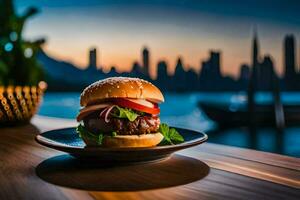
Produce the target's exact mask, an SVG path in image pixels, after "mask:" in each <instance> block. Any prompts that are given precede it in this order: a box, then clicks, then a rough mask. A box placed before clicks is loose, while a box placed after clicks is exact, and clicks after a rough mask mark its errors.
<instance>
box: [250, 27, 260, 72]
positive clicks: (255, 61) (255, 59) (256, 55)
mask: <svg viewBox="0 0 300 200" xmlns="http://www.w3.org/2000/svg"><path fill="white" fill-rule="evenodd" d="M258 64H259V44H258V37H257V33H256V31H255V32H254V38H253V41H252V67H253V68H257V66H258Z"/></svg>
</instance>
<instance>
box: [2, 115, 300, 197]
mask: <svg viewBox="0 0 300 200" xmlns="http://www.w3.org/2000/svg"><path fill="white" fill-rule="evenodd" d="M74 125H75V122H74V121H70V120H64V119H55V118H47V117H40V116H38V117H35V118H34V119H33V120H32V124H30V125H26V126H22V127H14V128H1V129H0V199H1V200H2V199H5V200H6V199H300V160H299V159H297V158H292V157H287V156H281V155H276V154H272V153H265V152H259V151H253V150H248V149H241V148H236V147H228V146H224V145H216V144H210V143H206V144H202V145H200V146H197V147H193V148H191V149H187V150H183V151H180V152H179V153H178V154H175V155H173V156H172V157H171V158H170V159H168V160H165V161H162V162H154V163H148V164H144V165H131V166H107V165H105V164H104V163H86V162H82V161H80V160H76V159H74V158H72V157H70V156H68V155H66V154H63V153H61V152H59V151H56V150H52V149H49V148H46V147H43V146H41V145H39V144H37V143H36V142H35V141H34V137H35V135H36V134H38V133H40V132H43V131H46V130H52V129H57V128H63V127H71V126H74Z"/></svg>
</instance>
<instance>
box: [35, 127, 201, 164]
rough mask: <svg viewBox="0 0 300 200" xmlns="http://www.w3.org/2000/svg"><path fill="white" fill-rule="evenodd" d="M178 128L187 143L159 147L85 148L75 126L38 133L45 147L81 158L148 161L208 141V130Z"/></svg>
mask: <svg viewBox="0 0 300 200" xmlns="http://www.w3.org/2000/svg"><path fill="white" fill-rule="evenodd" d="M176 130H177V131H178V132H179V133H180V134H181V135H182V136H183V137H184V140H185V142H184V143H181V144H177V145H166V146H156V147H142V148H103V147H85V144H84V142H83V141H82V140H81V138H80V137H79V136H78V134H77V133H76V130H75V128H65V129H58V130H52V131H48V132H45V133H42V134H39V135H37V136H36V141H37V142H38V143H40V144H42V145H44V146H47V147H50V148H53V149H56V150H59V151H63V152H67V153H69V154H71V155H72V156H74V157H78V158H81V159H92V160H99V161H108V162H146V161H153V160H159V159H164V158H167V157H168V156H170V155H171V154H172V153H174V152H175V151H178V150H181V149H185V148H189V147H192V146H195V145H198V144H201V143H203V142H205V141H206V140H207V135H206V134H204V133H199V132H196V131H191V130H187V129H182V128H176Z"/></svg>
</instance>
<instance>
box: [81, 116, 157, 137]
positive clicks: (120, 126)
mask: <svg viewBox="0 0 300 200" xmlns="http://www.w3.org/2000/svg"><path fill="white" fill-rule="evenodd" d="M83 122H84V126H85V128H86V129H87V130H88V131H90V132H92V133H98V132H99V133H105V134H111V133H112V132H113V131H115V132H116V133H117V134H118V135H142V134H148V133H156V132H158V129H159V124H160V119H159V117H154V116H150V115H145V116H138V117H137V118H136V119H135V120H134V121H132V122H131V121H129V120H128V119H119V118H114V117H111V118H110V121H109V122H108V123H106V122H105V121H104V118H101V117H100V116H99V113H98V112H95V113H93V114H91V115H88V116H87V117H85V118H84V119H83Z"/></svg>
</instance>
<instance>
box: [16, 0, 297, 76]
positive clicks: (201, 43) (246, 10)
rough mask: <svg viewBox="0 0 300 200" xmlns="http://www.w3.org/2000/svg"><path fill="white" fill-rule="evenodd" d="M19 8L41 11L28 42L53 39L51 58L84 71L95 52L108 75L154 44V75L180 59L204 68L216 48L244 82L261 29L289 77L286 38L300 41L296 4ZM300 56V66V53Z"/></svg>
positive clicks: (187, 0)
mask: <svg viewBox="0 0 300 200" xmlns="http://www.w3.org/2000/svg"><path fill="white" fill-rule="evenodd" d="M287 2H288V3H287ZM15 6H16V9H17V11H18V13H20V14H21V13H22V12H24V10H25V9H26V8H27V7H28V6H35V7H37V8H38V9H39V10H40V13H39V14H38V15H37V16H35V17H33V18H32V19H30V21H29V22H28V23H27V24H26V26H25V33H24V37H25V38H28V39H35V38H40V37H44V38H46V40H47V43H46V44H45V46H44V49H45V51H46V53H48V55H50V56H52V57H54V58H56V59H59V60H64V61H68V62H72V63H73V64H75V65H77V66H78V67H80V68H85V67H86V66H87V64H88V50H89V48H91V47H96V48H97V50H98V59H97V63H98V65H99V66H102V67H103V68H104V70H106V71H108V70H109V69H110V67H111V66H116V67H117V70H118V71H129V70H130V69H131V66H132V63H133V62H134V61H138V62H140V63H141V50H142V48H143V47H147V48H149V50H150V56H151V57H150V67H151V74H152V75H154V74H155V70H156V64H157V62H158V61H160V60H166V61H167V63H168V65H169V72H170V73H172V72H173V70H174V67H175V64H176V61H177V58H178V57H181V58H182V60H183V63H184V65H185V66H186V69H189V68H193V69H195V70H196V71H199V69H200V68H201V62H202V61H204V60H206V59H208V57H209V51H211V50H215V51H221V71H222V72H223V74H225V75H231V76H234V77H237V76H238V74H239V69H240V65H241V64H243V63H250V55H251V40H252V36H253V30H254V29H255V27H256V29H257V32H258V37H259V42H260V49H261V55H264V54H269V55H271V56H272V57H273V60H274V62H275V68H276V70H277V71H278V73H282V71H283V51H282V50H283V49H282V45H283V38H284V36H285V35H286V34H289V33H292V34H294V36H295V38H296V40H297V39H298V40H300V12H299V7H300V1H293V0H289V1H284V0H265V1H263V0H101V1H99V0H85V1H82V0H16V1H15ZM299 44H300V43H299V41H297V45H296V47H297V48H299V47H300V45H299ZM296 56H297V63H299V59H300V51H298V52H297V54H296Z"/></svg>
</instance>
